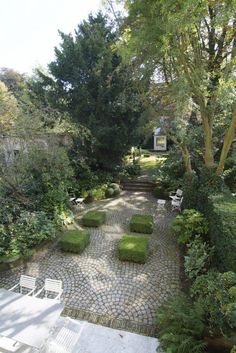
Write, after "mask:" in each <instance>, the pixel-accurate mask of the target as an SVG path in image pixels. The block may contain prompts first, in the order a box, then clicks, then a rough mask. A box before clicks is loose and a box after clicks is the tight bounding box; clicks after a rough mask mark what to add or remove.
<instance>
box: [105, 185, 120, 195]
mask: <svg viewBox="0 0 236 353" xmlns="http://www.w3.org/2000/svg"><path fill="white" fill-rule="evenodd" d="M105 195H106V197H114V196H118V195H120V186H119V184H116V183H111V184H110V185H109V186H108V188H107V189H106V192H105Z"/></svg>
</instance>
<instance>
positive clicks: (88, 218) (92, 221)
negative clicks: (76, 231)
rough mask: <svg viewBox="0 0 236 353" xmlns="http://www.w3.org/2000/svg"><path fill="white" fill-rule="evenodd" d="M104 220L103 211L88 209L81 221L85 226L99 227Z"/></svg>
mask: <svg viewBox="0 0 236 353" xmlns="http://www.w3.org/2000/svg"><path fill="white" fill-rule="evenodd" d="M105 220H106V213H105V212H103V211H88V212H87V213H86V214H85V215H84V216H83V218H82V223H83V225H84V226H86V227H99V226H101V225H102V224H103V223H105Z"/></svg>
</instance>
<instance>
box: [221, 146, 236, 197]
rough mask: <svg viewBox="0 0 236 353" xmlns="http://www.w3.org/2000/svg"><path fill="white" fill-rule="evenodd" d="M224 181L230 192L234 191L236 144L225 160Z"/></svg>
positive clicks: (235, 186) (235, 188)
mask: <svg viewBox="0 0 236 353" xmlns="http://www.w3.org/2000/svg"><path fill="white" fill-rule="evenodd" d="M223 177H224V182H225V184H226V185H227V186H228V187H229V189H230V190H231V191H232V192H236V146H235V144H234V146H233V150H232V153H231V155H230V157H229V158H227V160H226V162H225V170H224V173H223Z"/></svg>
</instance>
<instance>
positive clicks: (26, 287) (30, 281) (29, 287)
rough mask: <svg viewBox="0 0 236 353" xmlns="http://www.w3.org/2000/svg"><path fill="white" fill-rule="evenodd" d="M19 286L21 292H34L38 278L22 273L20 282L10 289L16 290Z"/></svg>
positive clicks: (27, 293) (28, 293)
mask: <svg viewBox="0 0 236 353" xmlns="http://www.w3.org/2000/svg"><path fill="white" fill-rule="evenodd" d="M18 287H19V288H18ZM17 288H18V290H19V292H20V293H21V294H26V295H31V294H34V291H35V289H36V278H35V277H31V276H26V275H21V276H20V282H19V283H17V284H16V285H15V286H13V287H12V288H10V289H9V290H10V291H12V292H14V291H15V290H16V289H17ZM25 292H26V293H25Z"/></svg>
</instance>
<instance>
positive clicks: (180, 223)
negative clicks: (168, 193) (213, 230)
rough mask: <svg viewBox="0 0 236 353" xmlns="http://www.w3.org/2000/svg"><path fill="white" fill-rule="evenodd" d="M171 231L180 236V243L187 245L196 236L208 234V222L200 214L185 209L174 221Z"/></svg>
mask: <svg viewBox="0 0 236 353" xmlns="http://www.w3.org/2000/svg"><path fill="white" fill-rule="evenodd" d="M171 230H172V232H173V233H174V234H177V235H178V236H179V237H178V243H180V244H186V243H188V242H189V241H190V239H191V238H192V237H193V236H194V235H197V234H199V235H205V234H206V233H207V232H208V222H207V220H206V218H205V217H204V216H203V214H201V213H200V212H198V211H196V210H194V209H190V210H188V209H185V210H184V211H183V212H182V213H181V214H180V215H178V216H176V218H175V219H174V220H173V222H172V224H171Z"/></svg>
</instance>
